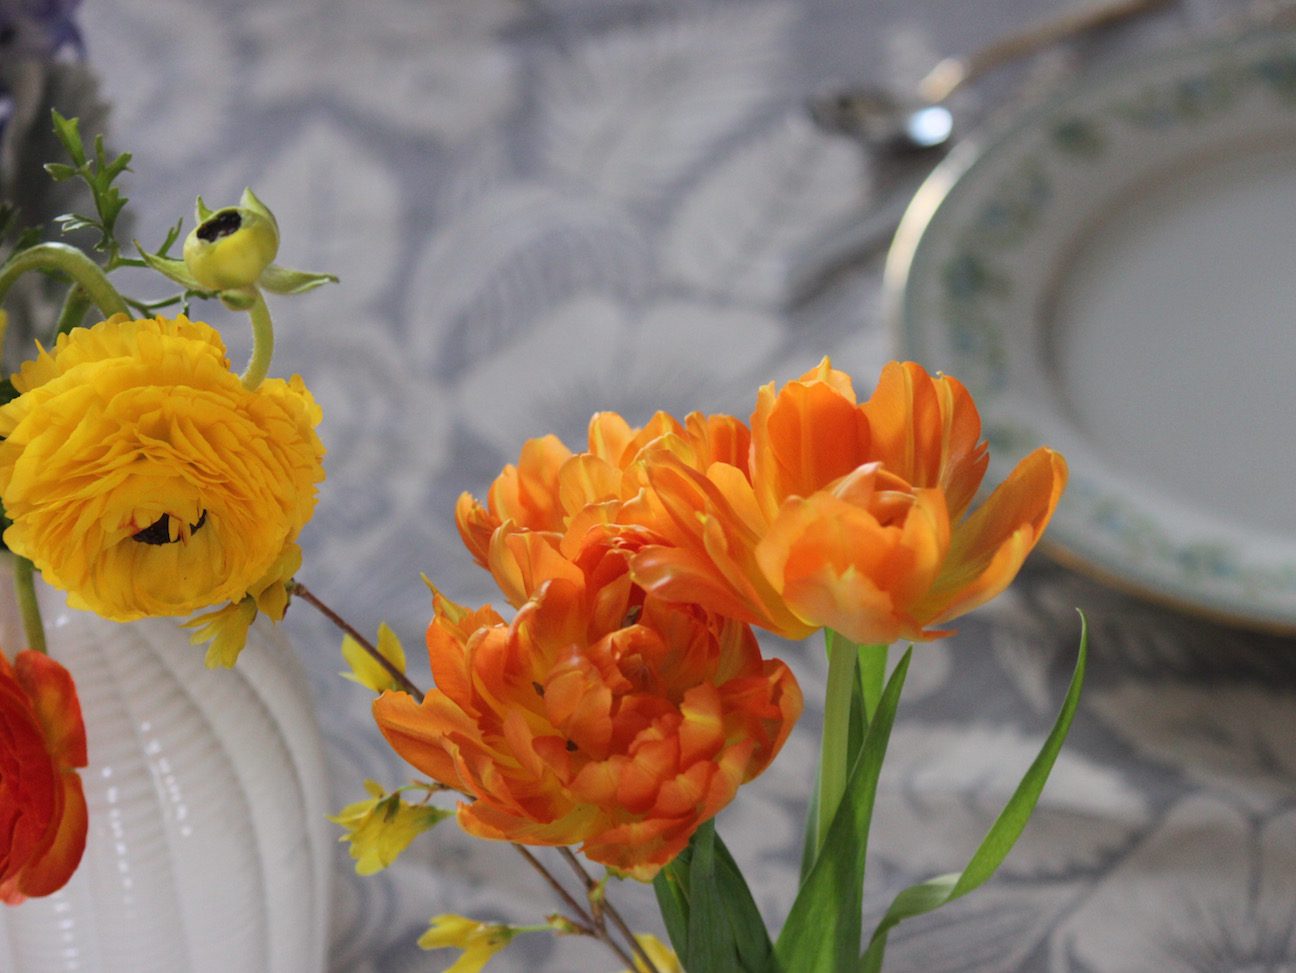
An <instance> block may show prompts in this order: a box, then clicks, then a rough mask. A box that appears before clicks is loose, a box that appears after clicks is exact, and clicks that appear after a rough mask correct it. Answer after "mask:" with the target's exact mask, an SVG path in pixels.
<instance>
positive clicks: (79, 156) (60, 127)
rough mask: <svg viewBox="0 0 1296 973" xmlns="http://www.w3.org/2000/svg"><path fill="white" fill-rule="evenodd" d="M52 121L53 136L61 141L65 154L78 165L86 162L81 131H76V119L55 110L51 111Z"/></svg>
mask: <svg viewBox="0 0 1296 973" xmlns="http://www.w3.org/2000/svg"><path fill="white" fill-rule="evenodd" d="M50 114H51V116H52V117H53V121H54V136H55V137H56V138H57V139H58V140H59V142H60V143H62V145H63V148H64V149H66V150H67V154H68V155H69V156H71V157H72V161H73V162H75V163H76V164H77V165H78V166H83V165H85V163H86V155H85V146H84V145H83V144H82V143H81V133H80V132H79V131H77V119H75V118H64V117H63V116H62V115H60V114H59V113H58V112H57V111H51V112H50Z"/></svg>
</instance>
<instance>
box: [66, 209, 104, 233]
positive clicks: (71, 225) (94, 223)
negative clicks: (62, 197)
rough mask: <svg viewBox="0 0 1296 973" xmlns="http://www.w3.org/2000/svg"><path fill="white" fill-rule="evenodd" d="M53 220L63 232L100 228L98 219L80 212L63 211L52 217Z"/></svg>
mask: <svg viewBox="0 0 1296 973" xmlns="http://www.w3.org/2000/svg"><path fill="white" fill-rule="evenodd" d="M54 222H55V223H57V224H58V225H59V228H60V229H61V230H62V232H64V233H74V232H76V231H77V230H102V229H103V227H102V226H101V225H100V223H99V221H98V220H95V219H91V218H90V217H88V216H82V215H81V214H80V213H64V214H63V215H62V216H56V217H54Z"/></svg>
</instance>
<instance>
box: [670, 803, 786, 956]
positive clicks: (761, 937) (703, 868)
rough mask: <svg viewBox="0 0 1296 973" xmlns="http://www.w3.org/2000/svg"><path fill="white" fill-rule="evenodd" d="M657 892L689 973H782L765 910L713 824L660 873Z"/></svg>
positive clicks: (708, 824)
mask: <svg viewBox="0 0 1296 973" xmlns="http://www.w3.org/2000/svg"><path fill="white" fill-rule="evenodd" d="M653 890H654V891H655V892H656V894H657V905H658V908H659V909H660V910H661V915H662V919H663V921H664V922H665V924H666V932H667V934H668V935H669V936H670V940H671V945H672V946H673V947H674V949H675V952H676V954H677V955H678V956H679V957H680V958H681V960H682V962H683V964H684V968H685V969H687V970H688V971H689V973H778V966H777V964H776V962H775V960H774V950H773V946H772V945H771V943H770V938H769V933H768V932H766V930H765V924H764V922H763V921H762V920H761V916H760V910H759V909H758V908H757V907H756V901H755V899H753V898H752V894H751V891H750V890H749V889H748V888H747V882H746V880H745V879H744V878H743V875H742V871H741V870H740V869H739V868H738V863H737V862H736V861H734V858H733V855H731V854H730V853H729V849H728V848H726V847H725V845H724V842H723V841H721V840H720V837H719V836H718V835H717V834H716V833H715V822H714V821H708V822H707V823H706V824H704V825H702V827H701V828H699V829H698V830H697V832H696V833H694V835H693V839H692V840H691V841H690V842H689V846H688V848H686V849H685V850H684V851H683V852H681V853H680V854H679V855H677V856H676V857H675V858H674V859H673V860H672V861H670V862H669V863H668V864H667V865H666V866H665V867H664V868H663V869H662V870H661V871H660V872H658V873H657V877H656V878H655V879H654V880H653Z"/></svg>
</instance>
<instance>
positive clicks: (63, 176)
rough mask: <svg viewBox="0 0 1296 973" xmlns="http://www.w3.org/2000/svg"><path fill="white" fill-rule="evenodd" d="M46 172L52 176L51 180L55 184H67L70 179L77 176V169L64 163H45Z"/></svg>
mask: <svg viewBox="0 0 1296 973" xmlns="http://www.w3.org/2000/svg"><path fill="white" fill-rule="evenodd" d="M45 171H46V172H48V173H49V174H50V178H51V179H53V180H54V181H55V182H66V181H67V180H69V179H75V178H76V176H77V172H78V170H77V167H76V166H70V165H66V164H65V163H62V162H47V163H45Z"/></svg>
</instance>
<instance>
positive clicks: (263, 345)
mask: <svg viewBox="0 0 1296 973" xmlns="http://www.w3.org/2000/svg"><path fill="white" fill-rule="evenodd" d="M251 290H252V306H251V307H250V308H248V315H249V316H250V317H251V318H252V357H251V358H250V359H248V363H247V368H245V369H244V370H243V374H242V375H241V376H239V379H240V381H242V382H243V387H244V388H247V389H255V388H256V387H257V386H258V385H260V384H261V380H262V379H264V378H265V377H266V375H267V374H268V373H269V371H270V357H271V356H272V355H273V354H274V322H273V321H271V320H270V309H269V308H268V307H266V302H265V298H264V297H262V296H261V291H260V290H258V289H257V288H255V287H253V288H252V289H251Z"/></svg>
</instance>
